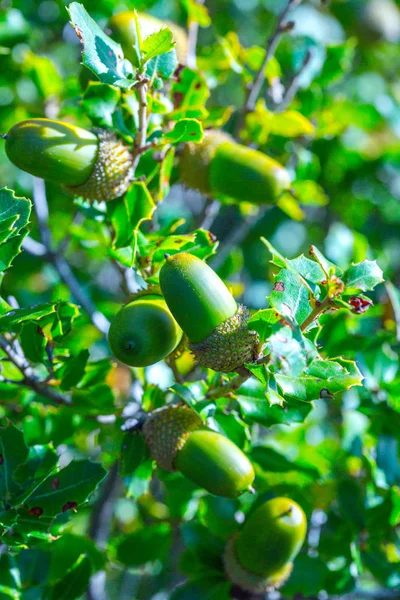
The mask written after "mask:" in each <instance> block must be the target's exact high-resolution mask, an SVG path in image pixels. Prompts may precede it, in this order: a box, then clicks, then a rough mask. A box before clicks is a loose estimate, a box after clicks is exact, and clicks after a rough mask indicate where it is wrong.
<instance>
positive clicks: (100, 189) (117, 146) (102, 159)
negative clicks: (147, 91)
mask: <svg viewBox="0 0 400 600" xmlns="http://www.w3.org/2000/svg"><path fill="white" fill-rule="evenodd" d="M95 131H96V135H97V138H98V144H99V147H98V153H97V156H96V162H95V165H94V168H93V171H92V173H91V175H90V177H89V179H88V180H87V181H86V182H85V183H83V184H82V185H79V186H71V185H65V186H64V187H65V188H66V189H67V190H68V191H70V192H71V193H73V194H74V195H75V196H82V197H83V198H84V199H86V200H98V201H99V202H101V201H103V200H104V201H108V200H114V198H118V197H119V196H122V195H123V194H125V192H126V191H127V189H128V188H129V186H130V184H131V183H132V181H133V175H134V173H133V168H132V155H131V153H130V151H129V148H128V146H127V145H126V144H124V142H122V141H121V140H120V139H119V138H117V137H116V136H115V135H114V134H113V133H112V132H111V131H106V130H102V129H96V130H95Z"/></svg>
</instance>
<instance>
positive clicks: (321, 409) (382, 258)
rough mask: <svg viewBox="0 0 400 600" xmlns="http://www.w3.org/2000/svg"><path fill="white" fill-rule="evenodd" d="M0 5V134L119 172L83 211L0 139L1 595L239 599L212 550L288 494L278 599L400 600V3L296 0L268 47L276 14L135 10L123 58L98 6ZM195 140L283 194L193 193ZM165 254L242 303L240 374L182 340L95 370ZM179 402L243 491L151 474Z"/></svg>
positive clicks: (220, 5)
mask: <svg viewBox="0 0 400 600" xmlns="http://www.w3.org/2000/svg"><path fill="white" fill-rule="evenodd" d="M3 4H4V6H3V7H2V9H1V10H0V58H1V64H2V68H1V73H0V121H1V127H0V131H1V132H2V134H3V135H2V137H5V136H6V134H7V132H8V131H9V130H10V129H11V127H12V126H14V125H15V124H16V123H18V122H20V121H22V120H24V119H28V118H43V117H47V118H52V119H60V120H63V121H66V122H68V123H72V124H74V125H77V126H80V127H82V128H85V129H90V128H103V129H106V130H111V131H112V132H114V133H115V134H116V135H117V136H119V137H121V138H122V139H123V140H124V142H125V143H126V144H127V145H128V146H129V150H130V152H131V154H132V161H133V167H134V179H133V181H132V183H131V185H130V187H129V189H128V191H127V192H126V194H124V195H123V196H122V197H120V198H116V199H115V200H112V201H110V202H107V203H106V202H97V201H94V202H93V203H92V204H90V203H89V202H87V201H84V200H82V199H81V198H74V197H72V195H71V194H70V193H68V192H67V191H66V190H64V189H62V188H61V187H59V186H58V185H56V184H54V183H50V182H47V183H46V184H43V182H41V181H40V180H37V179H34V178H32V177H31V176H30V175H28V174H27V173H25V172H22V171H20V170H18V169H17V168H16V167H15V166H14V165H13V164H11V163H10V161H9V160H8V159H7V157H6V154H5V152H4V144H3V143H2V140H1V139H0V180H1V182H2V186H3V187H2V189H0V536H1V542H0V598H1V599H3V598H4V599H6V598H16V599H19V600H33V599H36V598H43V599H44V600H53V599H54V600H58V599H64V598H65V600H74V599H76V600H82V599H83V598H84V597H85V596H86V594H87V590H88V588H89V586H90V589H91V594H92V595H93V593H96V592H95V591H93V590H95V588H96V586H99V587H98V588H97V593H98V594H100V595H99V598H103V597H107V598H110V600H122V599H126V600H127V599H128V598H129V599H132V600H133V599H135V600H150V599H153V598H155V597H157V598H158V597H159V595H162V596H163V598H164V597H165V598H166V599H167V598H168V599H171V600H186V599H187V600H189V599H190V600H197V598H198V599H199V600H200V599H201V600H228V598H237V599H238V598H239V597H240V598H244V599H245V600H250V598H251V595H249V594H247V595H246V592H244V591H243V590H242V591H235V590H232V585H231V583H230V582H229V581H228V579H227V575H226V572H225V569H224V563H223V556H224V551H225V546H226V543H227V541H228V540H229V539H230V538H231V536H233V535H235V534H237V533H238V532H239V530H240V529H241V527H242V523H243V521H244V519H246V518H248V517H249V515H251V514H252V513H253V512H254V511H255V510H256V509H257V508H258V507H259V506H260V505H262V504H263V503H264V502H265V501H267V500H269V499H271V498H274V497H281V496H283V497H287V498H291V499H293V500H294V501H295V502H297V503H298V504H299V505H300V506H301V507H302V509H303V510H304V512H305V513H306V516H307V519H308V535H307V538H306V541H305V543H304V546H303V549H302V550H301V551H300V553H299V554H298V556H297V557H296V559H295V561H294V566H293V572H292V574H291V576H290V578H289V579H288V581H287V582H286V583H285V584H284V586H283V588H282V589H281V593H282V597H284V598H295V597H298V596H300V595H301V596H302V597H305V598H307V597H316V596H318V595H319V594H320V593H321V592H322V593H326V594H328V596H329V597H335V598H338V597H341V596H344V595H346V594H351V593H352V592H354V590H357V593H358V592H359V590H361V592H360V594H361V595H362V594H363V593H364V592H363V591H364V590H365V592H366V597H367V596H368V597H369V598H370V597H371V598H375V599H376V600H380V599H381V598H383V597H385V598H386V597H388V598H392V597H393V598H396V597H398V595H399V590H400V540H399V532H398V526H399V523H400V464H399V458H398V447H399V443H400V437H399V431H400V369H399V364H400V359H399V356H400V292H399V281H400V261H399V250H400V245H399V236H398V230H399V223H400V204H399V189H400V187H399V184H400V175H399V158H400V144H399V140H398V121H399V114H400V108H399V91H398V83H397V79H398V77H397V76H398V72H399V69H400V61H399V54H398V40H399V31H398V25H396V24H397V23H398V22H399V19H400V14H399V11H400V8H399V3H398V2H395V1H393V2H385V3H379V18H378V17H377V13H376V11H377V3H376V2H375V1H374V0H365V2H331V3H329V4H327V3H322V2H321V3H317V2H311V1H307V0H303V2H301V3H293V4H296V7H295V8H294V9H293V10H291V11H290V12H289V14H288V15H287V17H286V18H285V23H286V22H288V21H289V22H292V21H293V23H294V25H293V27H292V25H288V26H287V27H285V26H283V27H281V30H280V31H279V32H278V33H277V37H276V38H273V37H272V36H273V35H274V33H276V26H277V19H278V18H279V11H282V10H283V9H284V8H285V7H286V6H287V2H282V3H275V2H271V1H269V0H268V1H266V0H263V1H261V0H254V1H253V2H251V3H246V2H239V0H217V1H216V2H214V3H211V2H205V3H197V2H195V0H180V1H178V0H170V1H169V2H161V1H159V0H142V1H140V2H134V3H133V4H134V5H135V8H136V10H140V11H144V12H147V11H148V12H150V13H151V14H152V15H154V16H156V17H158V18H160V19H161V25H160V27H159V28H158V29H157V28H155V29H153V30H152V32H151V33H150V35H149V34H148V32H147V31H146V30H145V27H144V25H143V26H142V28H141V25H140V22H139V21H140V19H139V16H138V14H137V13H135V14H136V17H135V22H134V23H133V25H132V26H134V28H135V35H134V39H135V44H134V45H133V46H132V49H131V48H129V49H127V50H124V49H123V48H122V46H121V45H120V44H119V43H117V41H116V40H113V39H112V36H111V37H110V35H109V33H110V30H109V29H108V25H107V24H108V23H109V22H110V18H111V17H112V16H113V15H114V14H115V13H116V12H117V9H118V10H119V8H118V7H117V3H115V2H114V1H113V0H96V2H95V1H94V0H88V1H87V2H84V3H81V4H79V3H77V2H72V3H70V4H69V5H68V6H67V7H66V10H65V7H64V4H65V3H63V2H45V3H35V2H31V1H25V0H24V1H22V0H15V1H14V2H13V3H12V4H13V6H12V8H11V7H10V6H9V4H10V3H3ZM128 4H129V3H128ZM247 4H248V5H247ZM381 4H382V6H380V5H381ZM250 5H251V6H250ZM278 5H279V6H278ZM121 8H123V6H122V4H121ZM129 8H132V3H130V5H129ZM132 10H133V8H132ZM166 18H168V20H165V21H164V19H166ZM68 21H70V23H71V25H72V27H70V25H68ZM176 24H179V25H180V26H181V27H183V28H185V29H186V32H185V31H183V32H182V34H183V35H184V36H185V33H187V32H188V30H189V31H190V36H189V51H188V56H187V60H185V61H184V62H185V64H178V59H179V61H182V60H183V58H182V56H181V54H180V52H178V53H177V52H176V51H175V45H177V46H178V43H176V44H175V42H174V40H176V39H177V38H176V35H177V34H176V30H175V27H176ZM197 28H199V31H198V39H197V48H196V49H195V48H194V47H193V41H194V38H195V37H196V31H197ZM396 28H397V29H396ZM286 29H287V30H286ZM75 34H76V35H75ZM271 39H272V41H274V40H276V42H277V45H276V47H274V43H272V50H273V51H274V52H270V54H271V53H273V54H274V55H273V56H270V58H269V60H268V61H267V63H266V64H263V61H264V59H265V57H266V48H267V47H268V43H269V40H271ZM186 41H187V40H186ZM269 47H270V48H271V46H269ZM124 52H125V53H126V56H128V54H129V56H130V59H131V61H132V62H130V60H128V59H127V58H126V57H125V56H124ZM195 54H196V56H195ZM177 56H178V58H177ZM258 75H259V77H258ZM257 81H259V82H260V86H261V87H260V88H259V89H257V86H258V83H257ZM254 89H255V91H254ZM252 90H253V92H252ZM250 95H252V96H254V97H252V98H250V99H251V100H252V101H253V100H254V102H253V103H251V102H250V103H249V102H248V100H249V96H250ZM208 129H224V131H226V132H227V133H229V134H230V135H231V136H232V137H233V139H234V140H235V141H236V142H239V143H241V144H243V145H245V146H248V147H251V148H253V149H257V150H258V151H259V152H261V153H263V154H265V155H267V156H270V157H271V158H273V159H274V160H276V161H277V162H278V163H280V164H281V165H283V166H284V168H285V170H286V171H287V173H289V175H290V180H291V184H290V189H285V191H284V192H282V194H281V195H280V196H279V198H278V199H277V201H276V202H275V203H274V204H272V205H271V206H268V207H265V206H262V207H259V206H256V205H255V204H254V203H253V202H252V199H253V198H252V188H253V189H254V185H255V184H254V182H252V181H249V182H245V183H244V184H243V186H242V187H243V190H244V200H243V201H241V202H237V201H234V200H232V198H231V197H224V198H223V200H224V202H223V203H221V204H220V203H219V202H217V201H216V200H215V199H213V198H203V197H202V196H200V194H199V193H197V192H193V191H190V190H188V189H186V188H185V186H183V185H182V183H181V181H180V176H179V173H180V169H179V167H180V162H181V157H182V151H183V148H184V144H186V143H188V142H193V143H194V144H198V143H200V142H201V141H202V140H203V136H204V132H206V131H207V130H208ZM206 138H207V136H206ZM194 147H196V148H199V147H200V146H194ZM34 158H35V160H36V158H37V162H38V164H39V163H40V156H38V157H34ZM233 159H234V156H233ZM230 164H231V163H230ZM236 173H237V171H234V170H233V169H232V173H229V172H227V173H224V175H225V176H226V177H227V178H229V176H230V175H231V178H230V179H228V181H230V182H232V181H234V175H235V174H236ZM241 189H242V188H241ZM13 190H15V191H13ZM241 197H242V196H241ZM179 252H185V253H188V254H192V255H193V256H196V257H198V258H199V259H201V260H203V261H206V262H207V263H208V264H209V265H210V266H211V267H212V268H213V269H214V270H215V271H216V272H217V273H218V275H219V277H220V278H221V279H222V280H223V281H224V283H225V284H226V285H227V287H228V288H229V290H230V292H231V293H232V295H233V297H234V299H235V301H236V302H237V303H243V304H245V305H247V306H248V308H249V310H250V319H249V328H250V329H251V330H252V331H255V332H257V334H258V336H259V339H260V345H259V347H258V351H259V357H258V359H257V360H255V361H254V362H252V363H250V364H246V365H244V366H243V367H242V368H239V370H238V372H234V373H228V374H227V373H216V372H214V371H211V370H207V369H205V368H202V367H199V366H198V365H197V366H196V365H195V364H194V362H193V358H192V357H191V355H190V353H189V352H188V347H187V341H186V340H184V341H183V343H182V344H181V345H180V347H179V348H178V351H177V354H176V355H173V356H170V357H169V358H167V359H166V361H164V362H161V363H158V364H156V365H153V366H151V367H149V368H128V367H127V366H126V365H122V364H120V363H117V362H116V361H115V360H114V359H113V357H112V355H111V352H110V349H109V346H108V343H107V339H106V338H107V336H106V334H107V331H108V326H109V322H110V321H111V320H112V319H113V317H114V316H115V315H116V314H117V313H118V311H119V310H120V308H121V306H122V305H124V304H126V303H127V302H129V300H130V299H132V296H133V295H134V294H135V293H136V292H137V291H138V290H139V289H141V288H146V287H150V288H151V290H154V291H156V293H158V294H159V293H160V289H159V275H160V270H161V268H162V267H163V265H164V264H165V254H168V255H171V256H173V255H175V254H177V253H179ZM177 300H178V302H179V301H180V303H181V304H182V298H180V297H178V298H177ZM184 308H185V307H182V310H184ZM197 316H198V315H197ZM194 317H196V315H194ZM193 323H194V324H195V325H196V326H197V325H198V324H197V323H196V322H195V319H194V320H193ZM170 402H175V403H177V402H180V403H184V404H186V405H188V406H189V407H191V409H193V410H195V411H196V412H197V413H198V414H199V415H200V417H201V419H202V420H203V422H204V423H205V424H206V425H207V426H208V427H209V428H211V429H213V430H215V431H217V432H219V433H220V434H222V435H224V436H226V437H228V438H229V439H230V440H231V441H232V442H233V443H234V444H236V445H237V446H238V447H239V448H240V449H241V451H242V452H244V453H245V454H246V455H247V457H248V458H249V459H250V461H251V463H252V465H253V467H254V471H255V473H256V477H255V481H254V489H255V494H251V493H250V492H245V493H244V494H242V495H241V496H239V497H238V498H222V497H216V496H212V495H210V494H208V493H207V492H206V491H205V490H204V489H202V488H200V487H198V486H196V485H195V484H194V483H192V482H191V481H190V480H189V479H187V478H185V477H183V475H181V473H179V472H165V471H162V470H161V469H160V468H158V467H157V466H156V465H155V463H154V462H153V461H152V460H151V458H150V457H149V452H148V450H147V448H146V446H145V444H144V441H143V437H142V435H141V427H142V425H143V422H144V420H145V419H146V415H147V413H149V412H151V411H153V410H156V409H158V408H161V407H163V406H164V405H165V404H167V403H170ZM93 576H95V577H94V578H93V579H92V577H93ZM94 582H95V583H96V586H95V585H94ZM99 590H100V591H99ZM160 597H161V596H160ZM93 598H94V600H98V598H97V597H96V596H93Z"/></svg>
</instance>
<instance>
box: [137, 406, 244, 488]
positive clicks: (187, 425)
mask: <svg viewBox="0 0 400 600" xmlns="http://www.w3.org/2000/svg"><path fill="white" fill-rule="evenodd" d="M142 433H143V437H144V440H145V442H146V444H147V446H148V448H149V450H150V454H151V456H152V458H153V459H154V460H155V461H156V462H157V465H158V466H159V467H160V468H161V469H164V470H166V471H180V472H181V473H182V475H184V476H185V477H187V479H190V480H191V481H192V482H193V483H195V484H196V485H198V486H199V487H202V488H204V489H205V490H207V491H208V492H210V494H214V495H216V496H224V497H226V498H236V497H237V496H240V494H242V493H243V492H245V491H246V490H249V491H252V487H251V485H252V483H253V481H254V469H253V466H252V464H251V462H250V461H249V459H248V458H247V456H246V455H245V454H244V453H243V452H242V451H241V450H240V449H239V448H238V447H237V446H236V445H235V444H234V443H233V442H231V440H230V439H228V438H227V437H225V436H224V435H221V434H219V433H216V432H215V431H212V430H211V429H209V428H207V427H206V426H205V425H204V424H203V421H202V420H201V419H200V417H199V416H198V415H197V413H196V412H195V411H194V410H192V409H191V408H189V407H187V406H181V405H172V404H170V405H168V406H164V407H163V408H161V409H158V410H156V411H154V412H153V413H151V414H150V415H149V416H148V418H147V419H146V421H145V423H144V425H143V429H142Z"/></svg>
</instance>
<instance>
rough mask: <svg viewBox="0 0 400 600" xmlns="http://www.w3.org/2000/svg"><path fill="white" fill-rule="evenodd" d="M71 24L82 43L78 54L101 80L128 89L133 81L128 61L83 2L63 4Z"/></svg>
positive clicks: (118, 45) (119, 47)
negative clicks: (80, 52) (65, 5)
mask: <svg viewBox="0 0 400 600" xmlns="http://www.w3.org/2000/svg"><path fill="white" fill-rule="evenodd" d="M67 11H68V14H69V16H70V20H71V25H72V27H73V28H74V29H75V33H76V35H77V36H78V38H79V40H80V42H81V44H82V58H83V64H84V65H85V67H87V68H88V69H90V70H91V71H92V72H93V73H94V74H95V75H97V77H98V78H99V79H100V81H101V82H102V83H109V84H111V85H116V86H118V87H121V88H124V89H129V88H130V87H132V85H133V84H134V83H135V79H134V77H133V70H132V65H131V63H130V62H129V61H128V60H126V59H124V54H123V52H122V48H121V46H120V44H117V43H116V42H114V40H112V39H111V38H110V37H108V35H106V34H105V33H104V31H103V30H102V29H101V28H100V27H99V26H98V25H97V23H96V21H94V20H93V19H92V17H91V16H90V15H89V14H88V13H87V11H86V9H85V7H84V6H83V4H79V3H78V2H71V4H70V5H69V6H68V7H67Z"/></svg>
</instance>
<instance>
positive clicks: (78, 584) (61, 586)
mask: <svg viewBox="0 0 400 600" xmlns="http://www.w3.org/2000/svg"><path fill="white" fill-rule="evenodd" d="M91 574H92V564H91V562H90V559H89V557H88V556H87V555H86V554H81V556H80V557H79V558H78V560H77V561H76V562H75V563H74V565H73V566H72V567H71V568H70V569H69V570H68V571H67V572H66V573H65V575H64V577H63V578H62V579H60V581H58V582H57V584H56V585H55V586H54V587H53V589H52V591H51V594H50V596H49V598H50V600H76V599H77V598H80V597H81V596H82V594H84V593H85V591H86V589H87V586H88V583H89V579H90V576H91Z"/></svg>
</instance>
